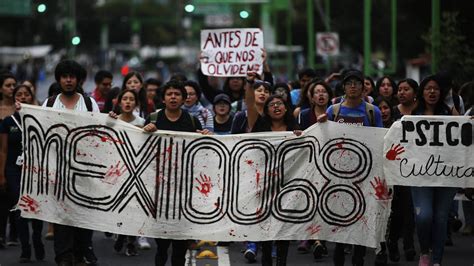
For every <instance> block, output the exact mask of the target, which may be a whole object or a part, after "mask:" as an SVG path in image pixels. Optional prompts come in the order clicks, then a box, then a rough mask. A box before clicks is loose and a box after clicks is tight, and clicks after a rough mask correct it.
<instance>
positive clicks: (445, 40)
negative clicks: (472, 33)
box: [422, 12, 474, 85]
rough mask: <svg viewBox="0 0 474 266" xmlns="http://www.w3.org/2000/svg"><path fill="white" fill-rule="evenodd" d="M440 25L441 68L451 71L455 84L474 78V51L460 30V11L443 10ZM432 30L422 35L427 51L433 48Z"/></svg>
mask: <svg viewBox="0 0 474 266" xmlns="http://www.w3.org/2000/svg"><path fill="white" fill-rule="evenodd" d="M441 17H442V18H441V25H440V26H441V27H440V31H441V32H440V49H439V69H440V70H441V71H447V72H449V73H450V74H451V75H452V77H453V80H454V82H455V84H457V85H461V84H463V83H465V82H467V81H470V80H472V76H473V75H474V52H473V51H472V49H471V48H470V47H469V44H468V42H467V41H466V40H467V38H466V36H465V35H464V34H463V33H462V32H461V30H460V25H459V24H460V23H459V13H458V12H443V14H442V16H441ZM431 36H432V30H431V29H430V30H429V31H428V33H426V34H424V35H423V36H422V39H423V41H424V42H425V44H426V51H427V53H430V52H431V48H432V40H431Z"/></svg>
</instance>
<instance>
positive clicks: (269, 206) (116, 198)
mask: <svg viewBox="0 0 474 266" xmlns="http://www.w3.org/2000/svg"><path fill="white" fill-rule="evenodd" d="M22 125H23V141H24V142H23V143H24V145H25V149H26V152H25V164H24V166H23V172H22V185H21V194H20V195H21V198H20V202H19V203H20V206H21V207H20V209H21V210H22V216H24V217H28V218H35V219H40V220H46V221H49V222H52V223H59V224H66V225H73V226H78V227H84V228H90V229H93V230H98V231H106V232H113V233H118V234H124V235H144V236H150V237H162V238H171V239H206V240H215V241H244V240H249V241H264V240H278V239H287V240H291V239H293V240H298V239H321V240H330V241H336V242H343V243H351V244H358V245H364V246H369V247H375V246H377V245H378V244H379V243H380V242H381V241H383V236H384V234H385V228H386V225H387V219H388V215H389V213H390V195H389V193H388V192H389V190H388V187H387V185H386V182H385V180H384V178H383V175H382V171H383V169H382V158H383V156H382V146H383V144H382V141H383V136H384V134H385V132H386V130H385V129H377V128H367V127H350V126H347V125H341V124H338V123H334V122H328V123H324V124H317V125H315V126H313V127H311V128H309V129H308V130H306V131H305V132H304V135H303V136H302V137H296V136H295V135H294V134H292V133H291V132H282V133H272V132H265V133H258V134H241V135H229V136H202V135H199V134H195V133H181V132H171V131H161V132H156V133H153V134H150V133H145V132H143V131H142V130H141V129H138V128H136V127H133V126H131V125H130V124H127V123H125V122H123V121H117V120H114V119H112V118H110V117H108V116H107V115H105V114H98V113H81V112H79V113H77V112H73V111H67V110H52V109H49V108H48V109H41V108H38V107H30V106H24V107H23V108H22Z"/></svg>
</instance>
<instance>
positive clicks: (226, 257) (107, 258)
mask: <svg viewBox="0 0 474 266" xmlns="http://www.w3.org/2000/svg"><path fill="white" fill-rule="evenodd" d="M453 241H454V246H452V247H446V249H445V255H444V261H443V265H449V266H451V265H452V266H473V265H474V236H472V235H471V236H462V235H461V234H460V233H454V234H453ZM150 242H151V244H152V248H151V249H150V250H139V255H138V256H136V257H127V256H125V254H124V253H123V252H122V253H116V252H115V251H114V250H113V244H114V240H113V239H112V238H106V237H105V236H104V234H103V233H102V232H95V233H94V249H95V252H96V254H97V256H98V258H99V263H98V265H100V266H116V265H117V266H120V265H132V266H141V265H154V256H155V251H156V246H155V243H154V241H150ZM44 243H45V247H46V259H45V260H44V261H41V262H37V261H33V262H32V263H31V265H35V266H50V265H55V263H54V251H53V242H52V241H44ZM297 244H298V243H297V241H292V242H291V245H290V250H289V255H288V263H287V265H289V266H291V265H298V266H302V265H333V263H332V259H331V257H327V258H324V259H323V260H319V261H315V260H314V259H313V257H312V254H298V252H297V251H296V247H297ZM243 247H244V246H243V244H242V243H231V244H230V246H229V247H212V248H210V249H211V250H212V251H214V253H216V254H218V256H219V258H218V259H217V260H216V259H196V258H191V259H188V265H198V266H216V265H232V266H244V265H245V266H249V265H260V264H261V260H260V256H258V258H257V262H256V263H253V264H248V263H247V262H246V260H245V259H244V257H243V254H242V250H243ZM328 248H329V255H330V256H331V255H332V252H333V250H334V244H332V243H329V244H328ZM417 250H418V249H417ZM199 252H200V250H197V251H193V252H192V253H193V254H198V253H199ZM401 253H402V254H401V255H402V256H401V257H402V258H401V260H400V262H398V263H391V262H389V264H388V265H407V266H416V265H418V262H417V261H415V262H407V261H405V260H404V256H403V252H401ZM19 256H20V247H19V246H16V247H7V248H6V249H4V250H0V266H15V265H25V264H20V263H19V262H18V259H19ZM193 257H195V256H193ZM374 259H375V254H374V250H373V249H368V250H367V255H366V263H365V265H374ZM350 260H351V257H350V255H346V265H349V264H350ZM27 265H28V264H27ZM167 265H171V263H169V262H168V264H167Z"/></svg>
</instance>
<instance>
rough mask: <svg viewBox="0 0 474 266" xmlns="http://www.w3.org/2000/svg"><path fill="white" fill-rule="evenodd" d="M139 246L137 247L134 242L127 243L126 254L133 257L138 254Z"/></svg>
mask: <svg viewBox="0 0 474 266" xmlns="http://www.w3.org/2000/svg"><path fill="white" fill-rule="evenodd" d="M137 255H138V252H137V248H136V247H135V245H134V244H127V248H125V256H127V257H131V256H137Z"/></svg>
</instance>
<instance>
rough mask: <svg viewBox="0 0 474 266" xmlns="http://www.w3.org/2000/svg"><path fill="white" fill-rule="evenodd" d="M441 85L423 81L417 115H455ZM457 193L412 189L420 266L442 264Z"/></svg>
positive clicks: (432, 79) (430, 78)
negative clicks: (449, 219) (449, 221)
mask: <svg viewBox="0 0 474 266" xmlns="http://www.w3.org/2000/svg"><path fill="white" fill-rule="evenodd" d="M441 84H442V83H441V82H440V77H439V76H438V75H434V76H428V77H426V78H425V79H423V81H421V83H420V89H419V90H418V93H417V99H418V106H417V107H416V109H415V110H414V111H413V112H412V114H413V115H452V114H453V113H452V112H453V111H452V110H450V109H449V107H448V106H447V105H446V104H445V103H444V101H443V99H444V98H445V96H446V94H447V92H448V90H449V88H443V87H441V86H440V85H441ZM457 190H458V189H457V188H454V187H412V197H413V205H414V209H415V221H416V231H417V234H418V240H419V242H420V252H421V254H420V261H419V264H418V265H420V266H428V265H433V266H436V265H441V259H442V257H443V252H444V243H445V241H446V228H447V223H448V215H449V210H450V208H451V204H452V202H453V199H454V196H455V195H456V192H457ZM430 249H431V250H432V254H431V257H430ZM430 261H431V262H430ZM430 263H432V264H430Z"/></svg>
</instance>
